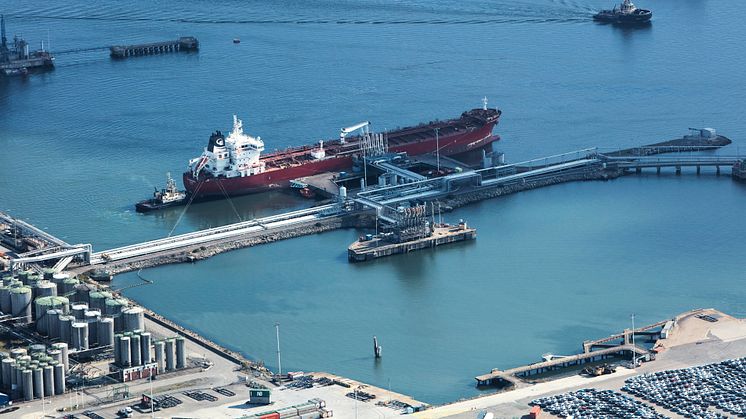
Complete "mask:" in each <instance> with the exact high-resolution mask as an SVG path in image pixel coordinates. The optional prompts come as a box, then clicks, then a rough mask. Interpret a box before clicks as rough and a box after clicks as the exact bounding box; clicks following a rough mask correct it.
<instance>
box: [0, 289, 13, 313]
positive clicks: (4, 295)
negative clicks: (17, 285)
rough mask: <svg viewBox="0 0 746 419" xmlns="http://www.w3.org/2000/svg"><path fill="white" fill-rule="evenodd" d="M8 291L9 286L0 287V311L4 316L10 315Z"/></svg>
mask: <svg viewBox="0 0 746 419" xmlns="http://www.w3.org/2000/svg"><path fill="white" fill-rule="evenodd" d="M10 290H11V286H10V285H3V286H0V311H2V312H3V313H4V314H11V304H10Z"/></svg>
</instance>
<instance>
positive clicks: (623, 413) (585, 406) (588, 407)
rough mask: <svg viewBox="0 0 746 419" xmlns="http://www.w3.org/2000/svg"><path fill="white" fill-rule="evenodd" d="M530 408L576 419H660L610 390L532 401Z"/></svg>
mask: <svg viewBox="0 0 746 419" xmlns="http://www.w3.org/2000/svg"><path fill="white" fill-rule="evenodd" d="M529 405H531V406H540V407H541V408H542V409H543V410H545V411H547V412H549V413H551V414H553V415H555V416H560V417H565V418H570V417H572V418H576V419H581V418H582V419H585V418H588V419H598V418H619V419H633V418H647V419H664V418H665V417H666V416H663V415H661V414H659V413H657V412H656V411H655V410H654V409H653V408H652V407H650V406H648V405H646V404H644V403H642V402H639V401H637V400H635V399H633V398H631V397H629V396H625V395H624V394H621V393H617V392H615V391H612V390H595V389H581V390H578V391H573V392H570V393H565V394H558V395H554V396H548V397H542V398H539V399H535V400H532V401H531V403H529Z"/></svg>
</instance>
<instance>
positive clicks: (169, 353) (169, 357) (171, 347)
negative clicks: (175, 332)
mask: <svg viewBox="0 0 746 419" xmlns="http://www.w3.org/2000/svg"><path fill="white" fill-rule="evenodd" d="M175 346H176V340H175V339H174V338H168V339H166V345H165V350H166V371H173V370H174V369H176V348H175Z"/></svg>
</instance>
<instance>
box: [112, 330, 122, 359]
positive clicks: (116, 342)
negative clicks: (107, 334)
mask: <svg viewBox="0 0 746 419" xmlns="http://www.w3.org/2000/svg"><path fill="white" fill-rule="evenodd" d="M121 339H122V334H121V333H117V334H115V335H114V363H115V364H117V365H122V359H121V358H120V355H119V354H120V352H119V345H121V343H120V340H121Z"/></svg>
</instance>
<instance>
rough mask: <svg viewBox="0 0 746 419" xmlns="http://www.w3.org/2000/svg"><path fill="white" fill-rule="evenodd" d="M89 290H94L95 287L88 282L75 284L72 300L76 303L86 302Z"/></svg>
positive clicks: (87, 301)
mask: <svg viewBox="0 0 746 419" xmlns="http://www.w3.org/2000/svg"><path fill="white" fill-rule="evenodd" d="M91 291H96V287H95V286H93V285H90V284H78V285H76V286H75V298H74V300H75V301H76V302H78V303H86V304H88V303H89V302H90V301H89V300H88V295H89V294H90V293H91Z"/></svg>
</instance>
